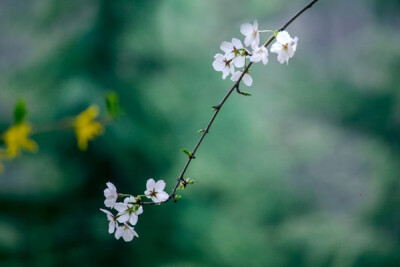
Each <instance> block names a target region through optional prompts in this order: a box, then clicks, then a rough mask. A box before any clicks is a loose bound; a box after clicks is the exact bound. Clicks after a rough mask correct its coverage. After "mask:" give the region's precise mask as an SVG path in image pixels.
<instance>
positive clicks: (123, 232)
mask: <svg viewBox="0 0 400 267" xmlns="http://www.w3.org/2000/svg"><path fill="white" fill-rule="evenodd" d="M121 236H122V238H123V239H124V240H125V241H126V242H129V241H132V239H133V238H134V237H135V236H136V237H139V235H138V234H137V233H136V232H135V230H134V229H133V227H131V226H129V225H128V224H126V223H124V225H122V226H118V227H117V230H116V231H115V238H116V239H120V238H121Z"/></svg>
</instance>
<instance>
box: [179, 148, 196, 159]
mask: <svg viewBox="0 0 400 267" xmlns="http://www.w3.org/2000/svg"><path fill="white" fill-rule="evenodd" d="M181 151H182V152H183V153H185V154H186V155H188V157H189V158H192V157H193V155H192V153H190V152H189V150H187V149H186V148H182V149H181Z"/></svg>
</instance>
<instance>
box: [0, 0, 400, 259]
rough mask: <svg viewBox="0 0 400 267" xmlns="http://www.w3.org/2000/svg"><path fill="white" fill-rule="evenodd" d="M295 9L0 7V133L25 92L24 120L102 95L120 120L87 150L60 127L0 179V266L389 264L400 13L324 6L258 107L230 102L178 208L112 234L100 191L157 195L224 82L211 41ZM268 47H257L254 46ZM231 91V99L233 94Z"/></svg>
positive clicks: (262, 90)
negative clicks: (113, 97) (130, 235)
mask: <svg viewBox="0 0 400 267" xmlns="http://www.w3.org/2000/svg"><path fill="white" fill-rule="evenodd" d="M305 4H306V1H281V0H269V1H262V0H249V1H239V0H234V1H232V0H230V1H228V0H221V1H212V0H197V1H185V0H164V1H155V0H146V1H145V0H141V1H140V0H131V1H129V0H114V1H109V0H86V1H78V0H70V1H55V0H29V1H28V0H0V58H1V59H0V131H1V132H3V131H4V130H5V129H6V128H7V127H8V126H9V125H10V123H12V111H13V105H14V103H15V102H16V101H17V99H19V98H21V97H22V98H24V99H25V101H26V103H27V106H28V109H29V111H30V114H29V120H30V121H31V122H32V123H33V124H40V123H46V122H49V121H56V120H59V119H61V118H63V117H66V116H74V115H76V114H78V113H79V112H80V111H82V110H83V109H85V108H86V107H87V106H89V105H90V104H92V103H95V104H98V105H100V106H101V109H102V112H103V113H104V112H105V105H104V103H103V98H104V95H105V93H106V92H107V91H109V90H115V91H116V92H118V94H119V95H120V96H121V104H122V105H123V107H124V109H125V116H124V117H122V118H121V119H119V120H118V121H117V122H116V123H113V124H112V125H110V126H108V127H107V129H106V132H105V134H104V135H103V136H101V137H100V138H97V139H96V140H95V141H94V142H92V143H90V145H89V149H88V151H86V152H84V153H82V152H80V151H79V150H78V148H77V146H76V140H75V137H74V133H73V131H72V130H71V131H64V132H62V131H59V132H50V133H43V134H38V135H35V136H33V139H34V140H36V141H37V142H38V144H39V146H40V151H39V153H37V154H29V153H25V154H24V155H23V156H22V157H20V158H18V159H16V160H13V161H11V162H5V172H4V173H3V174H2V175H0V266H73V265H79V266H400V211H399V205H400V180H399V178H400V177H399V176H400V175H399V173H400V164H399V163H400V90H399V89H400V88H399V85H398V84H399V82H400V76H399V71H400V49H399V48H400V46H399V44H400V32H399V28H400V17H399V16H398V14H399V12H400V2H399V1H398V0H386V1H379V0H354V1H346V0H338V1H320V2H318V3H317V4H316V5H315V6H314V7H313V8H312V9H310V10H308V11H307V12H306V13H305V14H304V15H303V16H302V17H300V18H299V19H298V20H297V21H296V22H295V23H294V24H293V25H291V26H290V27H289V28H288V31H289V33H290V34H291V35H292V36H298V37H299V43H298V46H297V51H296V54H295V56H294V57H293V58H292V59H291V60H290V62H289V66H286V65H281V64H279V63H278V62H277V61H276V55H275V54H271V55H270V58H269V59H270V62H269V64H268V65H267V66H263V65H262V64H256V65H254V67H253V68H252V71H251V75H252V77H253V79H254V83H253V86H252V87H251V88H247V89H246V91H249V92H250V93H251V94H252V95H253V96H252V97H243V96H240V95H238V94H234V95H232V97H231V98H230V99H229V100H228V102H227V104H226V105H225V106H224V108H223V109H222V111H221V113H220V115H219V116H218V118H217V120H216V123H215V124H214V125H213V127H212V128H211V131H210V135H208V136H207V137H206V140H205V142H204V143H203V145H202V146H201V147H200V149H199V151H198V154H197V159H196V160H195V161H194V162H193V164H192V165H191V166H190V168H189V171H188V176H189V177H191V178H193V179H196V180H199V181H200V183H198V184H196V185H193V186H191V187H190V188H189V189H187V190H186V191H184V192H183V194H182V195H183V198H182V199H181V200H180V201H179V202H178V203H176V204H174V203H168V204H165V205H161V206H151V207H145V209H144V213H143V214H142V215H141V216H140V218H139V222H138V224H137V225H136V227H135V229H136V231H137V232H138V234H139V236H140V238H138V239H134V241H133V242H131V243H125V242H124V241H122V240H119V241H117V240H116V239H115V238H114V237H113V236H112V235H109V234H108V233H107V229H108V224H107V221H106V218H105V215H104V214H103V213H102V212H100V211H99V208H103V207H104V204H103V201H104V196H103V190H104V189H105V187H106V186H105V183H106V182H107V181H111V182H113V183H114V184H115V185H116V186H117V188H118V190H119V191H120V192H124V193H132V194H141V193H142V192H143V191H144V190H145V183H146V180H147V179H148V178H151V177H153V178H155V179H156V180H158V179H164V180H165V181H166V183H167V190H168V191H170V190H171V189H172V187H173V184H174V183H175V181H176V178H177V176H178V175H179V173H180V170H181V168H182V167H183V165H184V163H185V161H186V156H185V155H184V154H183V153H182V152H180V151H179V149H181V148H188V149H192V148H193V146H194V144H195V143H196V141H197V139H198V138H199V134H197V133H196V131H197V130H198V129H200V128H202V127H205V125H206V123H207V122H208V120H209V119H210V117H211V116H212V111H211V106H213V105H215V104H217V103H218V102H219V100H220V99H221V98H222V97H223V95H224V94H225V93H226V91H227V90H228V89H229V88H230V86H231V85H232V82H231V81H230V80H228V79H227V80H222V79H221V73H217V72H215V71H214V70H213V68H212V66H211V63H212V61H213V56H214V55H215V54H216V53H219V52H220V51H219V45H220V44H221V42H222V41H224V40H227V41H230V40H231V38H232V37H236V38H240V39H242V40H243V36H242V35H241V34H240V31H239V28H240V25H241V24H242V23H245V22H252V21H253V20H254V19H258V21H259V25H260V28H261V29H277V28H279V27H280V26H281V25H282V24H283V23H284V22H285V21H286V20H287V19H288V18H289V17H290V16H291V15H292V14H294V13H295V12H296V11H297V10H298V9H300V8H301V7H302V6H304V5H305ZM266 39H267V36H266V35H264V36H263V37H262V40H266ZM243 89H244V87H243Z"/></svg>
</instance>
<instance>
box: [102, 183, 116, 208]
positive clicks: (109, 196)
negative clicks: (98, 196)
mask: <svg viewBox="0 0 400 267" xmlns="http://www.w3.org/2000/svg"><path fill="white" fill-rule="evenodd" d="M106 185H107V187H108V188H106V189H105V190H104V196H105V197H106V200H104V205H106V207H109V208H113V207H114V205H115V202H117V198H118V193H117V188H116V187H115V186H114V185H113V184H112V183H110V182H108V183H107V184H106Z"/></svg>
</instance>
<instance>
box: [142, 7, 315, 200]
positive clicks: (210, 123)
mask: <svg viewBox="0 0 400 267" xmlns="http://www.w3.org/2000/svg"><path fill="white" fill-rule="evenodd" d="M317 1H318V0H313V1H311V2H310V3H309V4H307V5H306V6H305V7H304V8H302V9H301V10H299V11H298V12H297V13H296V14H295V15H294V16H293V17H291V18H290V19H289V20H288V21H287V22H286V23H285V24H284V25H283V26H282V27H280V28H279V30H278V31H283V30H285V29H286V28H287V27H288V26H289V25H290V24H291V23H292V22H293V21H295V20H296V19H297V18H298V17H299V16H300V15H301V14H303V12H304V11H306V10H307V9H309V8H311V7H312V6H313V5H314V4H315V3H316V2H317ZM274 39H275V35H274V34H273V35H271V36H270V37H269V39H268V40H267V41H266V42H265V43H264V47H267V46H268V45H269V44H270V43H271V42H272V41H273V40H274ZM251 65H253V62H250V63H249V65H248V66H247V67H246V68H245V69H244V70H243V72H242V74H241V75H240V77H239V79H238V80H237V81H236V82H235V84H234V85H233V86H232V87H231V89H229V91H228V92H227V93H226V95H225V96H224V98H222V100H221V102H219V104H218V105H216V106H213V109H214V115H213V116H212V117H211V120H210V122H209V123H208V125H207V127H206V128H205V129H204V131H203V134H202V135H201V137H200V139H199V141H197V144H196V146H195V147H194V149H193V151H192V152H191V154H190V155H191V156H190V157H188V160H187V162H186V164H185V166H184V167H183V170H182V172H181V174H180V175H179V176H178V179H177V181H176V184H175V186H174V189H173V190H172V192H171V194H170V195H169V197H168V199H167V200H165V201H163V202H161V203H166V202H168V201H170V200H171V199H174V197H175V193H176V190H177V189H178V187H179V184H180V183H181V182H182V181H183V180H184V175H185V173H186V170H187V169H188V167H189V165H190V163H191V162H192V159H194V158H195V154H196V152H197V149H198V148H199V146H200V145H201V143H202V142H203V140H204V137H205V136H206V135H207V134H208V132H209V130H210V128H211V125H212V124H213V122H214V120H215V118H216V117H217V116H218V113H219V111H220V110H221V108H222V106H223V105H224V104H225V102H226V100H228V98H229V96H230V95H231V94H232V92H233V91H235V90H237V92H238V93H240V94H243V93H242V92H241V91H240V90H239V84H240V82H241V81H242V79H243V76H244V74H245V73H247V71H248V70H249V68H250V67H251ZM161 203H154V202H151V201H149V202H140V203H138V204H140V205H155V204H161Z"/></svg>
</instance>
